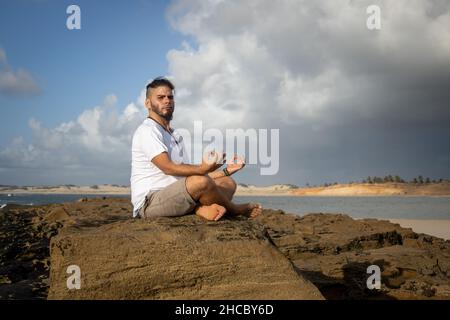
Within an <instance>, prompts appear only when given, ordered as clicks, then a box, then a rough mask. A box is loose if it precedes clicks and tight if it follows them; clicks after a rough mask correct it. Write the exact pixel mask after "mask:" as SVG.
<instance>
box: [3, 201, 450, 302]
mask: <svg viewBox="0 0 450 320" xmlns="http://www.w3.org/2000/svg"><path fill="white" fill-rule="evenodd" d="M130 212H131V206H130V204H129V201H128V200H127V199H110V198H108V199H102V198H98V199H83V201H78V202H71V203H65V204H54V205H48V206H33V207H28V206H11V205H8V206H7V207H6V208H4V209H1V210H0V299H42V298H47V297H48V298H50V299H85V298H93V299H320V298H322V296H323V297H325V298H326V299H361V298H362V299H450V242H449V241H447V242H445V241H444V240H442V239H438V238H435V237H432V236H427V235H423V234H416V233H414V232H412V231H411V230H410V229H405V228H401V227H400V226H399V225H395V224H392V223H390V222H388V221H381V220H374V219H364V220H354V219H351V218H350V217H348V216H346V215H337V214H310V215H307V216H304V217H299V216H296V215H291V214H284V213H283V212H282V211H274V210H264V213H263V215H262V216H260V217H258V218H257V219H254V220H247V219H243V218H241V219H224V220H221V221H219V222H206V221H204V220H202V219H200V218H198V217H196V216H192V215H191V216H185V217H179V218H158V219H154V220H140V219H138V220H132V219H130ZM50 241H51V246H50V245H49V244H50ZM49 247H51V250H49ZM50 251H51V258H50ZM373 264H375V265H378V266H379V267H380V268H381V271H382V280H381V283H382V287H381V290H379V291H377V290H368V289H367V286H366V280H367V278H368V276H369V274H367V267H368V266H369V265H373ZM69 265H78V266H79V267H80V269H81V289H80V290H68V289H67V286H66V284H67V282H66V281H67V279H68V277H69V276H70V274H67V273H66V271H67V267H68V266H69ZM50 266H51V267H50ZM50 269H51V271H50ZM49 277H50V278H49ZM312 284H313V285H312ZM319 290H320V291H319Z"/></svg>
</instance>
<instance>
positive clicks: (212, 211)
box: [195, 203, 227, 221]
mask: <svg viewBox="0 0 450 320" xmlns="http://www.w3.org/2000/svg"><path fill="white" fill-rule="evenodd" d="M225 212H227V209H225V207H222V206H221V205H218V204H216V203H213V204H212V205H210V206H200V207H197V208H196V209H195V214H196V215H198V216H200V217H202V218H205V219H206V220H209V221H213V220H214V221H217V220H219V219H220V218H222V216H223V215H224V214H225Z"/></svg>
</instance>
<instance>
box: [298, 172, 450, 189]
mask: <svg viewBox="0 0 450 320" xmlns="http://www.w3.org/2000/svg"><path fill="white" fill-rule="evenodd" d="M442 182H450V180H449V179H442V178H440V179H430V178H429V177H426V178H424V177H423V176H422V175H418V176H417V177H414V178H412V179H411V180H409V181H406V180H405V179H403V178H401V177H400V176H399V175H390V174H389V175H387V176H384V177H377V176H368V177H367V178H365V179H363V180H361V181H356V182H355V181H350V182H348V184H357V183H369V184H375V183H411V184H419V185H421V184H423V185H425V184H431V183H442ZM337 184H338V183H337V182H334V183H329V182H325V183H324V184H321V185H319V186H320V187H331V186H333V185H337ZM306 187H311V185H310V184H309V183H306ZM313 187H315V185H314V186H313Z"/></svg>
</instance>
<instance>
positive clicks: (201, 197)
mask: <svg viewBox="0 0 450 320" xmlns="http://www.w3.org/2000/svg"><path fill="white" fill-rule="evenodd" d="M186 189H187V191H188V193H189V194H190V195H191V197H192V198H193V199H194V200H196V201H198V202H200V205H199V206H197V207H196V208H195V213H196V214H197V215H199V216H201V217H203V218H205V219H207V220H216V221H217V220H219V219H220V218H221V217H222V216H223V215H224V214H225V213H226V212H228V213H229V214H231V215H245V216H248V217H252V218H253V217H256V216H258V215H259V214H261V212H262V208H261V205H259V204H257V203H244V204H235V203H233V202H232V201H231V200H232V198H233V195H234V193H235V191H236V182H235V181H234V180H233V179H232V178H231V177H221V178H217V179H214V180H213V179H211V178H210V177H209V176H190V177H187V179H186Z"/></svg>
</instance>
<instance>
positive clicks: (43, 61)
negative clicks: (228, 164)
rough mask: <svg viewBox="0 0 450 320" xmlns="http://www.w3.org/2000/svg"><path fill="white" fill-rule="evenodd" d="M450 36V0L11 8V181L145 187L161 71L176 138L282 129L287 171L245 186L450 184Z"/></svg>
mask: <svg viewBox="0 0 450 320" xmlns="http://www.w3.org/2000/svg"><path fill="white" fill-rule="evenodd" d="M71 4H76V5H78V6H79V7H80V8H81V30H68V29H67V28H66V20H67V18H68V16H69V15H68V14H67V13H66V9H67V7H68V6H69V5H71ZM373 4H375V5H378V6H379V7H380V12H381V17H380V19H381V29H380V30H375V31H374V30H369V28H367V25H366V20H367V18H368V15H367V12H366V9H367V7H368V6H369V5H373ZM449 25H450V2H448V1H441V0H415V1H409V0H397V1H392V0H361V1H342V2H339V1H334V0H314V1H290V0H279V1H276V2H275V1H273V0H245V1H242V0H227V1H220V0H214V1H213V0H211V1H205V0H172V1H154V0H147V1H146V0H133V1H119V0H117V1H106V0H88V1H87V0H86V1H83V0H80V1H60V0H28V1H25V0H18V1H13V0H3V1H0V119H1V135H0V184H17V185H32V184H34V185H42V184H83V185H92V184H101V183H116V184H129V178H130V160H131V152H130V146H131V137H132V134H133V132H134V130H135V129H136V128H137V126H138V125H139V124H140V122H142V120H143V119H144V118H145V114H146V111H145V108H144V107H143V99H142V97H143V96H142V94H143V88H144V87H145V84H146V83H147V81H148V80H150V79H152V78H154V77H156V76H160V75H168V76H169V77H170V78H171V79H173V81H174V83H175V85H176V87H177V94H176V109H175V114H174V120H173V125H174V127H175V128H185V129H188V130H192V129H193V123H194V121H202V122H203V123H204V127H208V128H216V129H219V130H221V131H222V132H224V130H226V129H236V128H242V129H244V130H247V129H255V130H259V129H267V130H270V129H278V130H279V132H280V141H279V150H280V152H279V171H278V172H277V173H276V174H274V175H268V176H264V175H261V174H260V170H259V169H260V167H261V163H258V164H249V165H248V166H246V169H245V170H244V171H243V172H240V173H239V174H238V175H237V176H236V178H237V180H238V182H242V183H254V184H259V185H269V184H274V183H292V184H296V185H305V184H306V183H309V184H310V185H313V184H319V183H325V182H328V183H330V182H347V181H357V180H361V179H363V178H365V177H367V176H369V175H370V176H375V175H376V176H385V175H388V174H391V175H400V176H401V177H403V178H404V179H408V180H409V179H412V178H414V177H416V176H418V175H422V176H424V177H427V176H428V177H430V178H432V179H438V178H447V179H448V178H449V177H450V147H449V146H450V143H449V141H448V137H449V136H450V126H449V123H450V108H449V103H448V102H449V101H450V93H449V90H448V88H449V87H450V46H449V45H448V43H450V33H449V32H448V30H449V28H448V26H449ZM191 156H192V154H191Z"/></svg>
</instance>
